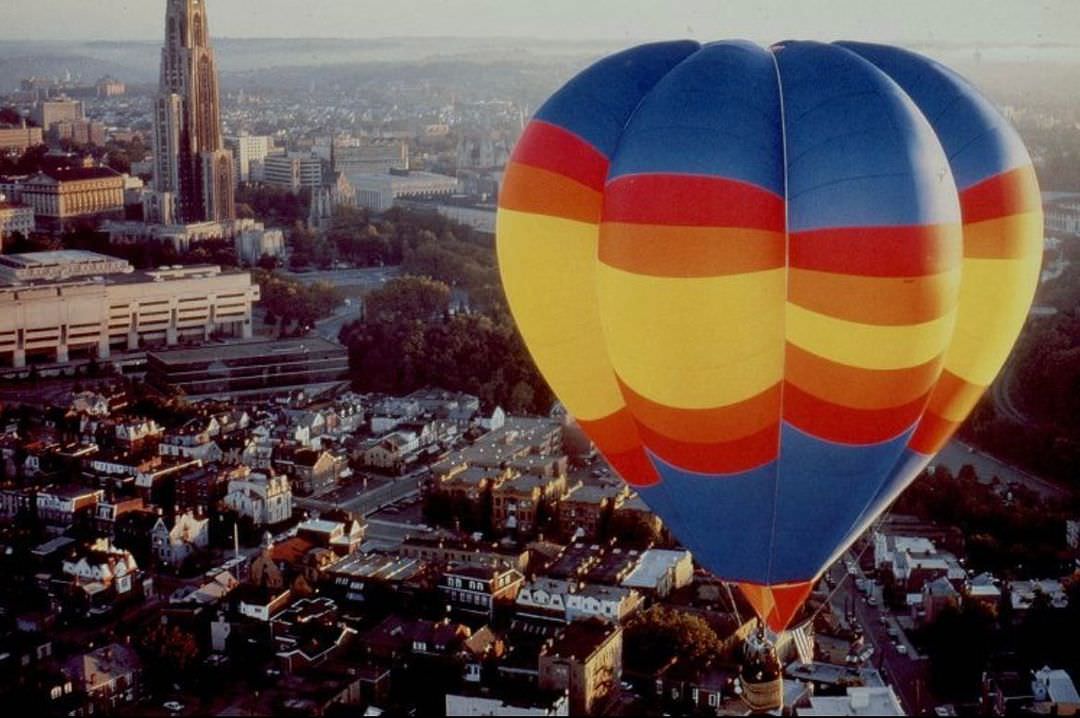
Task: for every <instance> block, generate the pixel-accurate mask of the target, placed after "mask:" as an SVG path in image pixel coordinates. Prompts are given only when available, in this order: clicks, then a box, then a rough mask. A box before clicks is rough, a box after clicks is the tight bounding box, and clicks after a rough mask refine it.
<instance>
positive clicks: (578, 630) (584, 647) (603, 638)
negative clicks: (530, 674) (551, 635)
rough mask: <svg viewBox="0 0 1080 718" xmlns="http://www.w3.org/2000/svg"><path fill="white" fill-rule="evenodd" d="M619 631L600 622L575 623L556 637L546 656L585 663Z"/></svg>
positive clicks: (617, 628)
mask: <svg viewBox="0 0 1080 718" xmlns="http://www.w3.org/2000/svg"><path fill="white" fill-rule="evenodd" d="M617 630H619V627H618V626H613V625H611V624H609V623H605V622H603V621H599V620H595V619H593V620H588V621H574V622H573V623H571V624H570V625H569V626H567V627H566V629H565V630H564V631H563V632H562V633H560V634H559V635H558V636H556V638H555V640H554V641H552V643H551V644H550V645H549V646H548V647H547V649H546V650H545V651H544V653H545V654H546V655H550V656H559V657H560V658H572V659H574V660H578V661H585V660H587V659H588V658H589V656H591V655H592V654H593V653H595V652H596V650H597V649H598V648H600V646H602V645H604V644H605V643H606V642H607V640H608V639H609V638H611V635H612V634H613V633H615V632H616V631H617Z"/></svg>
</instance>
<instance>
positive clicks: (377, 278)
mask: <svg viewBox="0 0 1080 718" xmlns="http://www.w3.org/2000/svg"><path fill="white" fill-rule="evenodd" d="M400 273H401V268H400V267H364V268H361V269H331V270H327V271H320V272H283V274H284V276H286V277H288V278H289V279H292V280H295V281H297V282H300V283H302V284H314V283H315V282H328V283H330V284H333V285H334V286H335V287H360V288H364V289H378V288H379V287H381V286H382V285H383V284H385V283H386V281H387V280H389V279H391V278H392V277H396V276H398V274H400Z"/></svg>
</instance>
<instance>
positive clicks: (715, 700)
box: [709, 693, 720, 708]
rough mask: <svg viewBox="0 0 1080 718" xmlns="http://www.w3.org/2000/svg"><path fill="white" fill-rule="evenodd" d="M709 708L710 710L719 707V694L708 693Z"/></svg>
mask: <svg viewBox="0 0 1080 718" xmlns="http://www.w3.org/2000/svg"><path fill="white" fill-rule="evenodd" d="M709 707H711V708H719V707H720V694H719V693H710V694H709Z"/></svg>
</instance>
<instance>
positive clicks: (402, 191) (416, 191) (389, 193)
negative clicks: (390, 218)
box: [349, 171, 458, 212]
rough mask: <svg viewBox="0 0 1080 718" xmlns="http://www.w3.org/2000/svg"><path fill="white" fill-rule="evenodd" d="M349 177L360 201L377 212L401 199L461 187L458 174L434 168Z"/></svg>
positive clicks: (439, 194)
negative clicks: (434, 171)
mask: <svg viewBox="0 0 1080 718" xmlns="http://www.w3.org/2000/svg"><path fill="white" fill-rule="evenodd" d="M349 181H350V182H351V183H352V186H353V188H354V189H355V190H356V202H357V204H359V205H360V206H362V207H367V208H368V209H372V210H375V211H376V212H384V211H386V210H388V209H390V208H391V207H393V206H394V202H395V201H396V200H398V199H410V198H430V197H448V196H450V195H452V194H454V193H455V192H457V190H458V181H457V178H455V177H447V176H446V175H439V174H433V173H431V172H411V171H393V172H388V173H385V174H354V175H351V176H350V177H349Z"/></svg>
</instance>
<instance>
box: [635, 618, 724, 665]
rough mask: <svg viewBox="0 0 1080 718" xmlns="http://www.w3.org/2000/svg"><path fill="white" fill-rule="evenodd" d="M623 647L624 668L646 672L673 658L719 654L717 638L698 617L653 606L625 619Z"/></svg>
mask: <svg viewBox="0 0 1080 718" xmlns="http://www.w3.org/2000/svg"><path fill="white" fill-rule="evenodd" d="M623 646H624V647H623V656H624V661H625V663H626V667H627V668H628V669H630V670H633V671H640V672H645V673H649V672H652V671H654V670H655V669H656V668H658V667H660V666H663V665H664V664H666V663H667V662H668V661H670V660H671V659H672V658H679V659H680V660H684V661H687V662H689V663H691V664H694V663H703V662H705V661H706V660H708V659H710V658H713V657H714V656H716V655H717V654H718V653H719V651H720V640H719V638H718V637H717V635H716V632H715V631H714V630H713V629H712V627H711V626H709V624H708V623H706V622H705V621H704V620H703V619H702V618H700V617H699V616H695V615H693V614H689V613H684V612H682V611H677V610H674V609H669V608H666V607H664V606H654V607H652V608H650V609H648V610H647V611H642V612H639V613H638V614H636V615H635V616H633V617H632V618H631V619H630V620H629V621H628V622H627V624H626V633H625V635H624V638H623Z"/></svg>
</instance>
